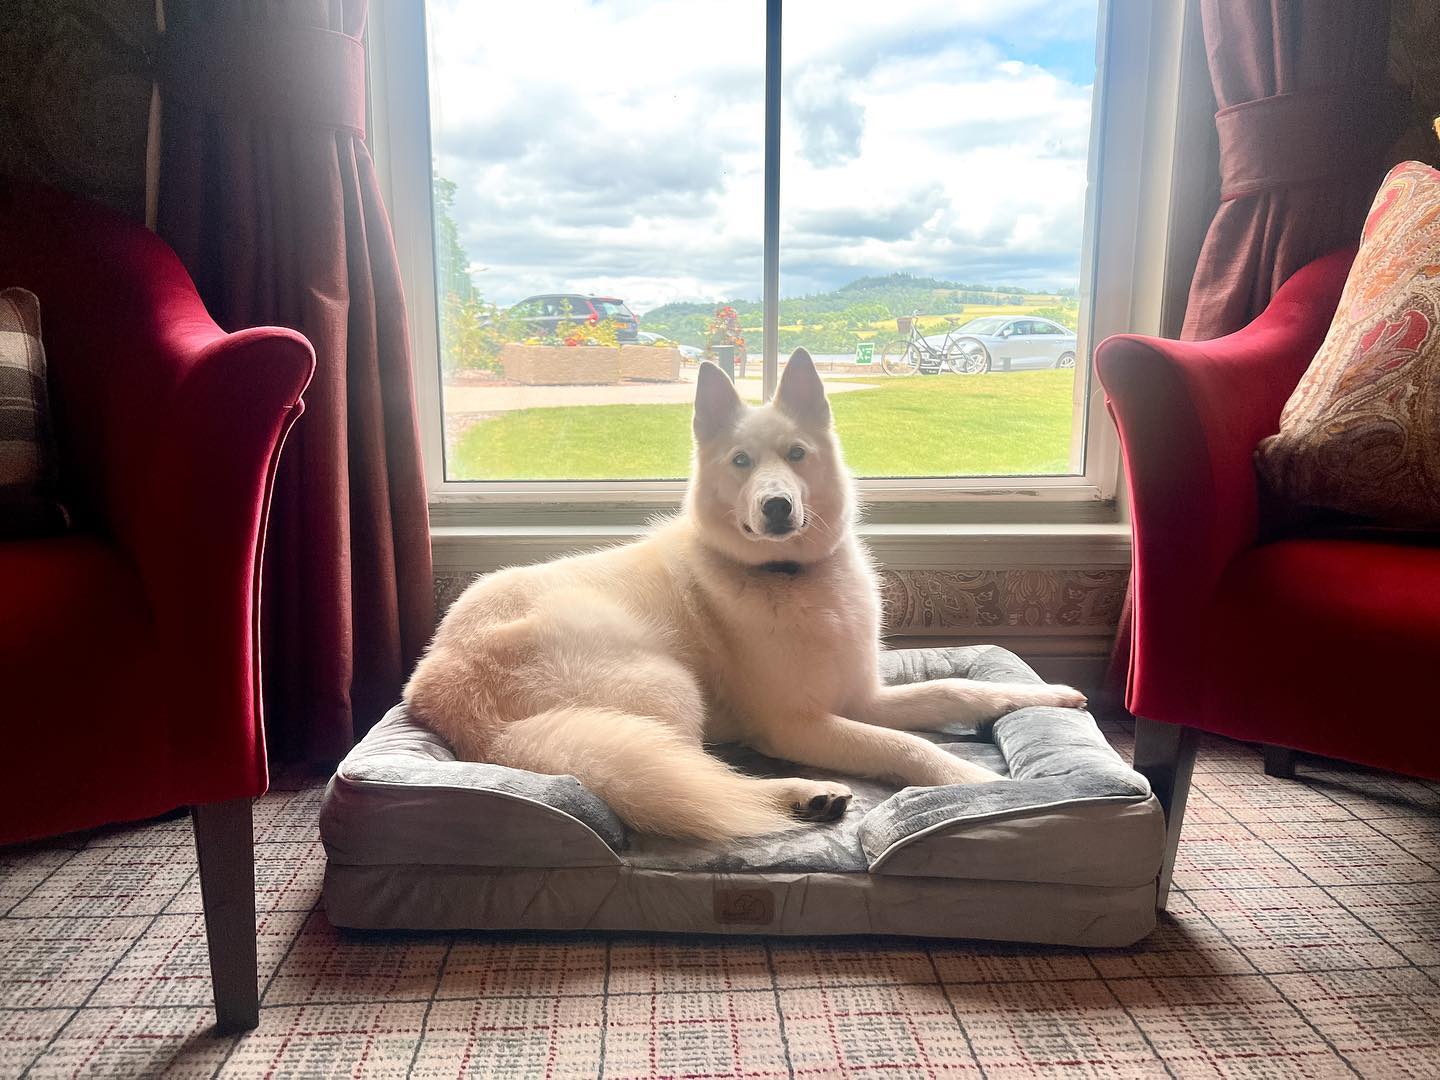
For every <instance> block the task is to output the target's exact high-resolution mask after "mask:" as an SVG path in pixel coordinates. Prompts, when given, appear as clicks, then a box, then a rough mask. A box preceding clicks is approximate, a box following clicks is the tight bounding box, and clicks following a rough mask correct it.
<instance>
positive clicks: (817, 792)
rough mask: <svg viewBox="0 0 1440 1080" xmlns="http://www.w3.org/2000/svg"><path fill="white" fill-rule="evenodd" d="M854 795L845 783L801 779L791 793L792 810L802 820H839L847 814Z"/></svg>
mask: <svg viewBox="0 0 1440 1080" xmlns="http://www.w3.org/2000/svg"><path fill="white" fill-rule="evenodd" d="M853 797H854V795H853V793H852V792H851V791H850V789H849V788H848V787H846V786H845V785H844V784H834V783H831V782H830V781H828V780H799V781H796V786H795V791H794V792H793V793H792V795H791V801H790V812H791V813H792V814H794V815H795V816H796V817H798V818H799V819H800V820H801V821H838V820H839V819H840V818H842V817H844V816H845V811H846V810H847V809H849V807H850V800H851V799H852V798H853Z"/></svg>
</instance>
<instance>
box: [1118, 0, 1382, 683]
mask: <svg viewBox="0 0 1440 1080" xmlns="http://www.w3.org/2000/svg"><path fill="white" fill-rule="evenodd" d="M1200 18H1201V26H1202V29H1203V31H1204V35H1205V49H1206V53H1207V55H1208V57H1209V65H1210V78H1211V82H1212V83H1213V84H1214V87H1215V100H1216V103H1217V104H1218V105H1219V111H1218V112H1217V113H1216V114H1215V127H1216V130H1217V132H1218V134H1219V142H1220V200H1221V201H1220V208H1219V209H1218V210H1217V211H1216V213H1215V218H1214V220H1213V221H1212V222H1211V223H1210V230H1209V232H1208V233H1207V234H1206V237H1205V243H1204V245H1203V247H1202V248H1201V251H1200V258H1199V261H1198V263H1197V264H1196V267H1195V276H1194V279H1193V280H1192V282H1191V286H1190V298H1189V302H1188V304H1187V305H1186V309H1185V324H1184V328H1183V330H1182V331H1181V335H1180V336H1181V337H1182V338H1185V339H1188V340H1204V339H1208V338H1214V337H1220V336H1221V335H1223V334H1229V333H1233V332H1234V331H1236V330H1239V329H1240V328H1241V327H1242V326H1244V325H1246V324H1247V323H1248V322H1250V321H1251V320H1252V319H1254V318H1255V317H1256V316H1257V315H1259V314H1260V313H1261V312H1262V311H1264V310H1265V306H1266V305H1267V304H1268V303H1269V302H1270V298H1271V297H1272V296H1273V295H1274V294H1275V290H1276V289H1278V288H1279V287H1280V286H1281V285H1282V284H1283V283H1284V281H1285V279H1286V278H1288V277H1289V276H1290V275H1291V274H1293V273H1294V272H1295V271H1296V270H1298V269H1300V267H1302V266H1304V265H1305V264H1306V263H1308V262H1310V261H1311V260H1312V259H1315V258H1318V257H1319V256H1321V255H1323V254H1325V253H1326V252H1328V251H1332V250H1334V249H1335V248H1337V247H1341V246H1343V245H1345V244H1350V243H1354V242H1355V241H1356V240H1358V239H1359V236H1360V226H1361V224H1362V223H1363V222H1364V220H1365V210H1366V208H1367V207H1368V205H1369V203H1370V199H1371V198H1372V197H1373V195H1374V193H1375V189H1376V188H1377V187H1378V186H1379V183H1380V179H1381V177H1382V176H1383V175H1384V171H1385V164H1386V163H1385V162H1384V160H1383V151H1384V149H1385V147H1386V145H1387V144H1388V143H1389V141H1390V140H1391V139H1392V138H1393V137H1394V135H1395V134H1396V132H1397V127H1396V125H1395V123H1394V121H1395V119H1396V110H1395V107H1394V102H1393V100H1392V99H1391V97H1390V92H1389V89H1388V86H1387V84H1386V82H1385V76H1386V54H1387V49H1388V46H1389V33H1390V3H1389V0H1325V2H1323V3H1317V2H1315V0H1200ZM1130 604H1131V598H1130V596H1128V595H1127V596H1126V598H1125V608H1124V610H1123V611H1122V613H1121V618H1120V627H1119V631H1118V633H1117V635H1116V638H1115V651H1114V653H1113V655H1112V657H1111V663H1110V671H1109V676H1108V678H1107V680H1106V682H1107V687H1106V689H1107V696H1109V697H1112V698H1115V699H1118V698H1120V696H1121V694H1122V693H1123V688H1124V687H1125V685H1126V681H1127V679H1128V675H1129V665H1130V620H1131V611H1130Z"/></svg>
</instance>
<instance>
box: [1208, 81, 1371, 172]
mask: <svg viewBox="0 0 1440 1080" xmlns="http://www.w3.org/2000/svg"><path fill="white" fill-rule="evenodd" d="M1383 100H1384V97H1383V91H1382V89H1381V87H1379V86H1378V85H1377V86H1357V87H1353V88H1345V89H1327V90H1299V91H1296V92H1295V93H1291V94H1276V95H1275V96H1273V97H1267V98H1260V99H1258V100H1256V101H1245V102H1241V103H1240V104H1238V105H1231V106H1230V107H1229V108H1225V109H1221V110H1220V111H1219V112H1218V113H1216V114H1215V128H1216V131H1217V132H1218V133H1219V136H1220V198H1221V199H1222V200H1228V199H1242V198H1245V197H1247V196H1250V195H1258V194H1260V193H1261V192H1265V191H1274V190H1276V189H1279V188H1288V187H1296V186H1299V185H1302V184H1313V183H1316V182H1320V181H1325V180H1329V179H1332V178H1340V179H1344V178H1349V177H1353V176H1354V175H1355V174H1356V172H1357V171H1359V170H1363V169H1364V168H1365V167H1366V165H1367V163H1368V160H1369V158H1370V157H1371V155H1372V154H1373V153H1374V152H1375V151H1376V150H1378V149H1379V148H1380V146H1381V145H1383V143H1384V141H1385V138H1386V135H1387V131H1386V128H1387V125H1386V122H1385V120H1384V116H1385V113H1384V106H1383Z"/></svg>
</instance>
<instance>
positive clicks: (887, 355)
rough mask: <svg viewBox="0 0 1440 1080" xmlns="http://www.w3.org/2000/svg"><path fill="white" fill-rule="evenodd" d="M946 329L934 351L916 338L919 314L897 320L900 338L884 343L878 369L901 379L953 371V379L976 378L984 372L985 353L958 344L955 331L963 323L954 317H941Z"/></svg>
mask: <svg viewBox="0 0 1440 1080" xmlns="http://www.w3.org/2000/svg"><path fill="white" fill-rule="evenodd" d="M945 321H946V322H948V323H949V324H950V329H949V330H947V331H946V332H945V339H944V340H943V341H942V342H941V343H940V347H939V348H936V347H935V346H934V345H931V344H930V343H929V342H928V341H926V340H925V339H924V337H922V336H921V334H920V312H919V311H916V312H915V313H914V314H912V315H910V316H909V317H908V318H907V317H906V316H903V315H902V316H900V317H899V318H897V319H896V320H895V328H896V329H897V330H899V331H900V333H901V334H902V335H904V336H903V337H899V338H896V339H895V340H894V341H891V342H889V343H887V344H886V345H885V347H884V349H882V350H881V353H880V367H881V368H882V369H884V371H885V374H886V375H895V376H904V375H914V374H915V373H916V372H920V373H922V374H925V375H938V374H939V373H940V372H941V371H942V370H946V369H948V370H950V371H953V372H954V373H955V374H956V375H979V374H981V373H982V372H983V371H984V370H985V366H986V364H985V350H984V348H983V347H982V346H980V345H979V344H978V343H977V342H974V341H968V340H966V341H960V340H956V338H955V330H956V328H957V327H959V325H960V324H961V323H962V322H964V321H965V320H964V319H961V318H959V317H957V316H955V315H947V316H945Z"/></svg>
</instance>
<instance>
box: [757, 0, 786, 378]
mask: <svg viewBox="0 0 1440 1080" xmlns="http://www.w3.org/2000/svg"><path fill="white" fill-rule="evenodd" d="M780 7H781V0H765V281H764V299H765V322H764V330H763V333H762V334H761V339H762V342H763V346H762V348H763V353H762V357H763V361H764V363H763V368H764V382H763V384H762V385H763V389H764V396H765V400H766V401H769V400H770V399H771V398H772V397H774V396H775V386H776V384H777V383H778V382H779V380H780V341H779V336H780Z"/></svg>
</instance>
